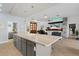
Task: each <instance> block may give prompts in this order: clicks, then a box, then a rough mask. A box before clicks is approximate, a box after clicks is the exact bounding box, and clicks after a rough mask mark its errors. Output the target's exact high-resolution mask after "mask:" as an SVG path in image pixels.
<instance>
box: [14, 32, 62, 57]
mask: <svg viewBox="0 0 79 59" xmlns="http://www.w3.org/2000/svg"><path fill="white" fill-rule="evenodd" d="M59 39H62V37H60V36H49V35H42V34H32V33H16V34H14V40H15V43H16V44H17V48H18V49H19V50H20V51H23V54H24V55H27V56H28V55H30V56H31V55H32V56H34V55H36V56H50V55H51V52H52V48H53V45H54V43H56V42H57V41H58V40H59ZM15 43H14V44H15ZM16 44H15V46H16ZM25 51H26V53H25Z"/></svg>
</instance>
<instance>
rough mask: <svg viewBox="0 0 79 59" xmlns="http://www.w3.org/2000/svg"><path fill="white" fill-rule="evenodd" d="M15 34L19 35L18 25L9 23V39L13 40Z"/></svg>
mask: <svg viewBox="0 0 79 59" xmlns="http://www.w3.org/2000/svg"><path fill="white" fill-rule="evenodd" d="M14 33H17V23H16V22H8V39H13V34H14Z"/></svg>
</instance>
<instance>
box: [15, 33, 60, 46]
mask: <svg viewBox="0 0 79 59" xmlns="http://www.w3.org/2000/svg"><path fill="white" fill-rule="evenodd" d="M15 35H17V36H19V37H22V38H24V39H26V40H30V41H32V42H35V43H37V44H41V45H43V46H50V45H52V44H54V43H55V42H57V41H58V40H59V39H62V37H60V36H49V35H42V34H31V33H17V34H15Z"/></svg>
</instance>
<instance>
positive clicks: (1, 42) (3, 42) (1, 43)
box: [0, 40, 9, 44]
mask: <svg viewBox="0 0 79 59" xmlns="http://www.w3.org/2000/svg"><path fill="white" fill-rule="evenodd" d="M7 42H9V40H7V41H3V42H0V44H4V43H7Z"/></svg>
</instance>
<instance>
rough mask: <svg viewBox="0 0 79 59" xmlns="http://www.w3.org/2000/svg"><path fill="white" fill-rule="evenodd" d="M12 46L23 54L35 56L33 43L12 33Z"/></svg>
mask: <svg viewBox="0 0 79 59" xmlns="http://www.w3.org/2000/svg"><path fill="white" fill-rule="evenodd" d="M13 38H14V46H15V47H16V48H17V49H18V50H19V51H20V52H21V53H22V54H23V56H35V55H36V53H35V51H34V47H35V45H36V44H35V43H34V42H32V41H29V40H27V39H24V38H21V37H19V36H16V35H13Z"/></svg>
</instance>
